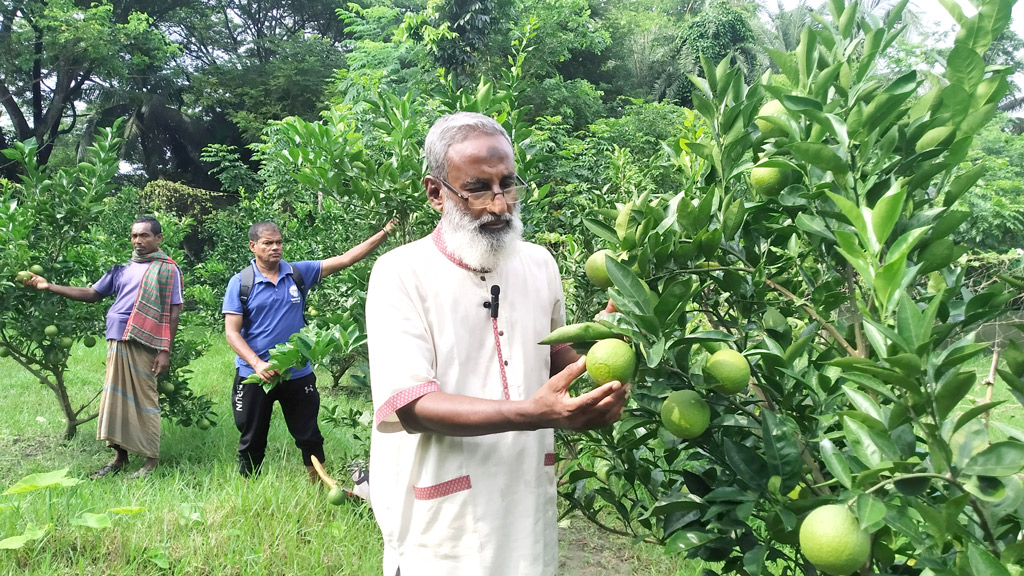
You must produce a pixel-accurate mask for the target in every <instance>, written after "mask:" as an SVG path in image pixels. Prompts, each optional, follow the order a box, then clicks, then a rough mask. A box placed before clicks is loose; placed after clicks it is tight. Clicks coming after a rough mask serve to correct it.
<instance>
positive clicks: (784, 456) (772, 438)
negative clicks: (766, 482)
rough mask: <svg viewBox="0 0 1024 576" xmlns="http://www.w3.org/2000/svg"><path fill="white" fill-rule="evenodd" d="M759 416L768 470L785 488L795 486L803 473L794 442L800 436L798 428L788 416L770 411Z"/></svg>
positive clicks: (796, 445)
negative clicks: (778, 477) (780, 478)
mask: <svg viewBox="0 0 1024 576" xmlns="http://www.w3.org/2000/svg"><path fill="white" fill-rule="evenodd" d="M761 416H762V418H761V434H762V441H763V442H764V456H765V460H766V461H767V463H768V470H769V471H770V472H771V474H772V475H774V476H781V477H782V479H783V481H784V483H785V485H786V486H793V485H796V483H797V480H798V479H799V478H800V474H801V473H802V471H803V460H802V459H801V457H800V446H799V445H798V444H797V442H796V439H797V438H798V437H799V436H800V427H799V426H798V425H797V423H796V422H794V421H793V419H792V418H790V417H789V416H786V415H785V414H782V415H778V414H776V413H775V412H773V411H771V410H765V411H763V412H762V413H761Z"/></svg>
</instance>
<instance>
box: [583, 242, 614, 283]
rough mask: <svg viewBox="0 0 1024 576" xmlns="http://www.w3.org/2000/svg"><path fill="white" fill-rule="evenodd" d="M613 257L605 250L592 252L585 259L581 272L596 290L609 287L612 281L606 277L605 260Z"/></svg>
mask: <svg viewBox="0 0 1024 576" xmlns="http://www.w3.org/2000/svg"><path fill="white" fill-rule="evenodd" d="M614 257H615V253H614V252H612V251H611V250H608V249H607V248H606V249H604V250H598V251H597V252H594V253H593V254H591V255H590V257H589V258H587V262H586V264H584V265H583V271H584V272H585V273H586V275H587V279H588V280H590V283H591V284H593V285H594V286H597V287H598V288H609V287H611V285H612V279H611V278H609V277H608V269H607V258H614Z"/></svg>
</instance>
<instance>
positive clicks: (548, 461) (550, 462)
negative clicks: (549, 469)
mask: <svg viewBox="0 0 1024 576" xmlns="http://www.w3.org/2000/svg"><path fill="white" fill-rule="evenodd" d="M544 465H545V466H554V465H555V453H554V452H548V453H547V454H545V455H544Z"/></svg>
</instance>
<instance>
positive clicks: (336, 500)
mask: <svg viewBox="0 0 1024 576" xmlns="http://www.w3.org/2000/svg"><path fill="white" fill-rule="evenodd" d="M327 501H328V502H330V503H331V504H334V505H335V506H340V505H341V503H342V502H344V501H345V489H344V488H342V487H341V486H338V485H335V486H334V488H331V491H330V492H328V493H327Z"/></svg>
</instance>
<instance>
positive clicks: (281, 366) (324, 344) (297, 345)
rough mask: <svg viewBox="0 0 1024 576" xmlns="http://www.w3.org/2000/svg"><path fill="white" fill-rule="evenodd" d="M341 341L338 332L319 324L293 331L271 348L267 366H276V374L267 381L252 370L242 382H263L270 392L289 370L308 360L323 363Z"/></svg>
mask: <svg viewBox="0 0 1024 576" xmlns="http://www.w3.org/2000/svg"><path fill="white" fill-rule="evenodd" d="M340 344H341V340H340V339H339V338H338V334H337V332H335V331H334V330H321V329H319V328H317V327H316V326H306V327H305V328H303V329H302V330H300V331H298V332H296V333H295V334H292V336H291V338H289V339H288V341H287V342H282V343H280V344H278V345H277V346H274V347H273V348H271V349H270V359H269V360H268V362H270V366H269V368H268V370H277V374H276V375H275V376H274V377H272V378H271V379H270V380H268V381H263V379H261V378H260V377H259V375H258V374H256V373H253V374H250V375H249V376H248V377H247V378H246V379H245V380H242V384H262V385H263V389H264V390H266V391H267V392H270V390H272V389H273V388H274V386H277V385H278V384H279V383H281V382H282V381H283V380H286V379H287V378H286V376H287V375H288V371H289V370H291V369H295V368H301V367H303V366H305V365H306V363H307V362H309V363H311V364H313V365H318V364H322V363H324V362H325V361H326V360H327V359H328V357H329V356H330V355H331V352H333V351H334V349H335V348H337V347H338V346H339V345H340Z"/></svg>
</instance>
